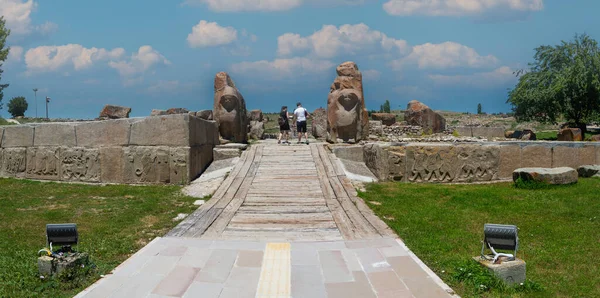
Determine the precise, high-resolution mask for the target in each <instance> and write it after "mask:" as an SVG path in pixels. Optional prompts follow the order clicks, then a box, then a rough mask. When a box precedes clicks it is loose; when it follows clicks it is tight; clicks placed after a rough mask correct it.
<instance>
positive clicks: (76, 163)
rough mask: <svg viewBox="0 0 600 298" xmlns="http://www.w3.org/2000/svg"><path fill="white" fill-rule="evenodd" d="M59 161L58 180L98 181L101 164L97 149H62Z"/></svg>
mask: <svg viewBox="0 0 600 298" xmlns="http://www.w3.org/2000/svg"><path fill="white" fill-rule="evenodd" d="M60 161H61V164H60V180H62V181H85V182H99V181H100V176H101V164H100V151H99V150H98V149H85V148H62V149H61V152H60Z"/></svg>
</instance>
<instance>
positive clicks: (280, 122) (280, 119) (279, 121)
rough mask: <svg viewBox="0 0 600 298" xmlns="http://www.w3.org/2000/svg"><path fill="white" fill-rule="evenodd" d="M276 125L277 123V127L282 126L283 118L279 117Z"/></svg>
mask: <svg viewBox="0 0 600 298" xmlns="http://www.w3.org/2000/svg"><path fill="white" fill-rule="evenodd" d="M277 123H279V126H282V125H284V124H285V119H283V117H279V119H277Z"/></svg>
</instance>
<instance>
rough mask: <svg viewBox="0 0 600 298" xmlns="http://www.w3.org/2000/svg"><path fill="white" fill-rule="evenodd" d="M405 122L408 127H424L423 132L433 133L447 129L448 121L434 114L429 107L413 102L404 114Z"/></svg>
mask: <svg viewBox="0 0 600 298" xmlns="http://www.w3.org/2000/svg"><path fill="white" fill-rule="evenodd" d="M404 121H406V122H407V123H408V125H416V126H421V127H423V131H431V132H432V133H438V132H442V131H444V130H445V129H446V119H445V118H444V117H442V115H440V114H438V113H436V112H434V111H433V110H432V109H430V108H429V107H428V106H427V105H425V104H423V103H421V102H419V101H416V100H411V101H410V102H409V103H408V106H407V107H406V111H405V112H404Z"/></svg>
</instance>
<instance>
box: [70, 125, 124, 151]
mask: <svg viewBox="0 0 600 298" xmlns="http://www.w3.org/2000/svg"><path fill="white" fill-rule="evenodd" d="M132 122H133V121H132V119H118V120H106V121H94V122H87V123H81V124H79V125H77V126H76V127H75V134H76V136H77V146H78V147H111V146H127V145H128V144H129V134H130V130H131V123H132Z"/></svg>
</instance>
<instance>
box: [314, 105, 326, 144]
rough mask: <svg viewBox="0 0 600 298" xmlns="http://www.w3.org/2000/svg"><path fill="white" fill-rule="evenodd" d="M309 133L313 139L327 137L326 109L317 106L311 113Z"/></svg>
mask: <svg viewBox="0 0 600 298" xmlns="http://www.w3.org/2000/svg"><path fill="white" fill-rule="evenodd" d="M311 116H312V122H311V133H312V135H313V137H314V138H315V139H325V138H327V110H325V109H323V108H318V109H316V110H314V111H313V112H312V114H311Z"/></svg>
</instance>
